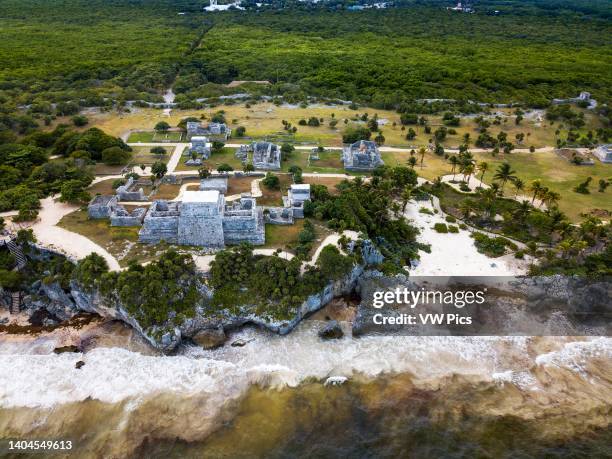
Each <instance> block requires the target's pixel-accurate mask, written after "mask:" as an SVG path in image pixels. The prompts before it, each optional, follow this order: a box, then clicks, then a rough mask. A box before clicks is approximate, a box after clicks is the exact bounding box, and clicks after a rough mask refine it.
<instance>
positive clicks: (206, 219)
mask: <svg viewBox="0 0 612 459" xmlns="http://www.w3.org/2000/svg"><path fill="white" fill-rule="evenodd" d="M221 200H222V198H221ZM178 241H179V244H184V245H197V246H204V247H224V244H225V242H224V241H225V240H224V237H223V223H222V216H221V213H220V212H219V203H208V202H206V203H202V202H183V203H181V205H180V217H179V222H178Z"/></svg>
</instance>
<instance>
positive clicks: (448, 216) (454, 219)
mask: <svg viewBox="0 0 612 459" xmlns="http://www.w3.org/2000/svg"><path fill="white" fill-rule="evenodd" d="M445 220H446V221H447V223H455V222H456V221H457V219H456V218H455V217H453V216H452V215H447V216H446V219H445Z"/></svg>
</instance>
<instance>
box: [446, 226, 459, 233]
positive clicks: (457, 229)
mask: <svg viewBox="0 0 612 459" xmlns="http://www.w3.org/2000/svg"><path fill="white" fill-rule="evenodd" d="M448 232H449V233H458V232H459V228H457V227H456V226H455V225H448Z"/></svg>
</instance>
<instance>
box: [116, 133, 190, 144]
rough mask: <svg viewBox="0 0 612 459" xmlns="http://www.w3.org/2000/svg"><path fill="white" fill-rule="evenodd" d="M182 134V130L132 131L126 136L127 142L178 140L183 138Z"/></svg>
mask: <svg viewBox="0 0 612 459" xmlns="http://www.w3.org/2000/svg"><path fill="white" fill-rule="evenodd" d="M183 136H184V134H183V133H182V132H174V131H172V132H166V133H157V132H155V131H138V132H132V133H131V134H130V136H129V137H128V142H130V143H137V142H143V143H147V142H180V141H181V140H183Z"/></svg>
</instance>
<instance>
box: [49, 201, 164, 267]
mask: <svg viewBox="0 0 612 459" xmlns="http://www.w3.org/2000/svg"><path fill="white" fill-rule="evenodd" d="M58 226H60V227H62V228H65V229H67V230H69V231H72V232H74V233H78V234H81V235H83V236H85V237H87V238H89V239H91V240H92V241H94V242H95V243H96V244H98V245H99V246H101V247H103V248H104V249H106V250H107V251H108V252H109V253H110V254H111V255H113V256H114V257H115V258H117V260H118V261H119V264H120V265H121V266H127V264H128V263H129V261H130V260H138V261H139V262H144V261H149V260H152V259H154V258H156V257H157V256H158V254H159V253H160V251H163V248H161V247H160V246H159V245H157V246H150V245H145V244H138V242H137V241H138V231H139V230H140V228H138V227H113V226H110V221H109V220H90V219H89V218H88V217H87V211H86V210H78V211H75V212H72V213H70V214H68V215H66V216H64V217H63V218H62V219H61V220H60V222H59V223H58Z"/></svg>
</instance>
